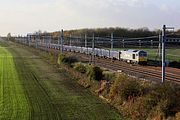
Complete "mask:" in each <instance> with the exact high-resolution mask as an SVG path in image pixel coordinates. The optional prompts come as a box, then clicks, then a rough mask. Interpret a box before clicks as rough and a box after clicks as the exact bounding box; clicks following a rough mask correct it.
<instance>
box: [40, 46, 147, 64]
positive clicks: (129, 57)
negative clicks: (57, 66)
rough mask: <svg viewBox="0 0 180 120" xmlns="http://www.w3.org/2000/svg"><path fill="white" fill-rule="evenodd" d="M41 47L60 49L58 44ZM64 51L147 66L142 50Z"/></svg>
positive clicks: (75, 48) (87, 48)
mask: <svg viewBox="0 0 180 120" xmlns="http://www.w3.org/2000/svg"><path fill="white" fill-rule="evenodd" d="M42 46H43V47H48V48H52V49H57V50H60V49H61V48H62V46H61V45H59V44H48V45H46V44H42ZM63 50H64V51H69V52H77V53H82V54H87V55H95V56H98V57H104V58H110V59H114V60H121V61H126V62H128V63H132V64H141V65H146V64H147V57H148V54H147V52H146V51H143V50H108V49H101V48H90V47H79V46H68V45H63Z"/></svg>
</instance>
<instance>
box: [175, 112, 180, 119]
mask: <svg viewBox="0 0 180 120" xmlns="http://www.w3.org/2000/svg"><path fill="white" fill-rule="evenodd" d="M176 120H180V112H178V113H176Z"/></svg>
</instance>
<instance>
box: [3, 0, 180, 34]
mask: <svg viewBox="0 0 180 120" xmlns="http://www.w3.org/2000/svg"><path fill="white" fill-rule="evenodd" d="M163 24H166V25H169V26H174V27H175V28H180V0H0V35H7V33H8V32H11V33H12V34H16V35H18V34H23V35H25V34H26V33H31V32H34V31H37V30H42V31H58V30H60V29H65V30H68V29H78V28H99V27H125V28H140V27H148V28H150V29H151V30H153V29H156V28H161V27H162V25H163Z"/></svg>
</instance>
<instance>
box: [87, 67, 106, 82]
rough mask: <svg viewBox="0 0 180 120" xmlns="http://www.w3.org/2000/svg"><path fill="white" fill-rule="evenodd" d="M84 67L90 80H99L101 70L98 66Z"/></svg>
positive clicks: (101, 76) (100, 78)
mask: <svg viewBox="0 0 180 120" xmlns="http://www.w3.org/2000/svg"><path fill="white" fill-rule="evenodd" d="M86 69H87V71H86V74H87V76H89V77H90V79H91V80H97V81H100V80H102V79H103V74H102V73H103V70H102V69H101V68H100V67H97V66H92V65H87V68H86Z"/></svg>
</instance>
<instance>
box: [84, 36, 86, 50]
mask: <svg viewBox="0 0 180 120" xmlns="http://www.w3.org/2000/svg"><path fill="white" fill-rule="evenodd" d="M84 37H85V38H84V39H85V48H87V35H86V34H85V36H84Z"/></svg>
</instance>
